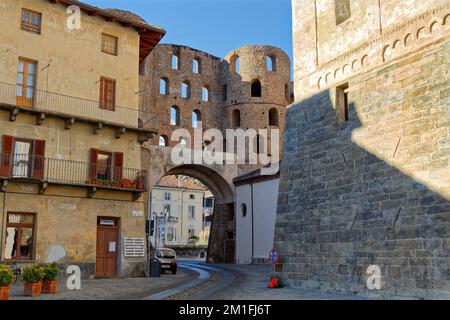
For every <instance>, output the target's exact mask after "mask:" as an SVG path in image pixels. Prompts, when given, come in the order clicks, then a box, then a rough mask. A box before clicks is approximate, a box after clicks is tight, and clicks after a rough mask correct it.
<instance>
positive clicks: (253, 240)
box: [250, 183, 255, 264]
mask: <svg viewBox="0 0 450 320" xmlns="http://www.w3.org/2000/svg"><path fill="white" fill-rule="evenodd" d="M250 189H251V203H252V262H251V264H253V259H254V257H255V224H254V215H253V213H254V210H253V203H254V201H253V183H250Z"/></svg>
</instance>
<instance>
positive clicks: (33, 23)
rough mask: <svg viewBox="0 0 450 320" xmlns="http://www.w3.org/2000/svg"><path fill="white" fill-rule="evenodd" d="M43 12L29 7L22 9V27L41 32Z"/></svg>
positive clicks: (26, 29)
mask: <svg viewBox="0 0 450 320" xmlns="http://www.w3.org/2000/svg"><path fill="white" fill-rule="evenodd" d="M41 23H42V14H40V13H39V12H34V11H31V10H27V9H22V20H21V22H20V28H21V29H22V30H25V31H29V32H33V33H37V34H41Z"/></svg>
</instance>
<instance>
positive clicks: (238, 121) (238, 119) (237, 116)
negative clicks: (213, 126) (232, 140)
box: [231, 109, 241, 128]
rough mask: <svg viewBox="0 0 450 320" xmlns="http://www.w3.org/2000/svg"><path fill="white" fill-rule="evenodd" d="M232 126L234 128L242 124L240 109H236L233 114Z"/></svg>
mask: <svg viewBox="0 0 450 320" xmlns="http://www.w3.org/2000/svg"><path fill="white" fill-rule="evenodd" d="M231 126H232V127H233V128H238V127H240V126H241V112H240V111H239V110H238V109H234V110H233V112H232V114H231Z"/></svg>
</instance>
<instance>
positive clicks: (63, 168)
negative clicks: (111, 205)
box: [0, 153, 147, 191]
mask: <svg viewBox="0 0 450 320" xmlns="http://www.w3.org/2000/svg"><path fill="white" fill-rule="evenodd" d="M0 178H3V179H17V180H24V179H25V180H35V181H42V182H48V183H57V184H67V185H80V186H99V187H105V188H113V189H124V190H130V191H146V190H147V171H145V170H140V169H131V168H123V167H113V166H102V165H98V164H95V163H89V162H82V161H73V160H62V159H53V158H44V157H41V156H34V155H29V154H8V153H3V154H0Z"/></svg>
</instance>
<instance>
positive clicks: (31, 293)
mask: <svg viewBox="0 0 450 320" xmlns="http://www.w3.org/2000/svg"><path fill="white" fill-rule="evenodd" d="M41 290H42V282H34V283H25V284H24V285H23V291H24V292H23V294H24V295H25V296H27V297H36V296H39V295H41Z"/></svg>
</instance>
